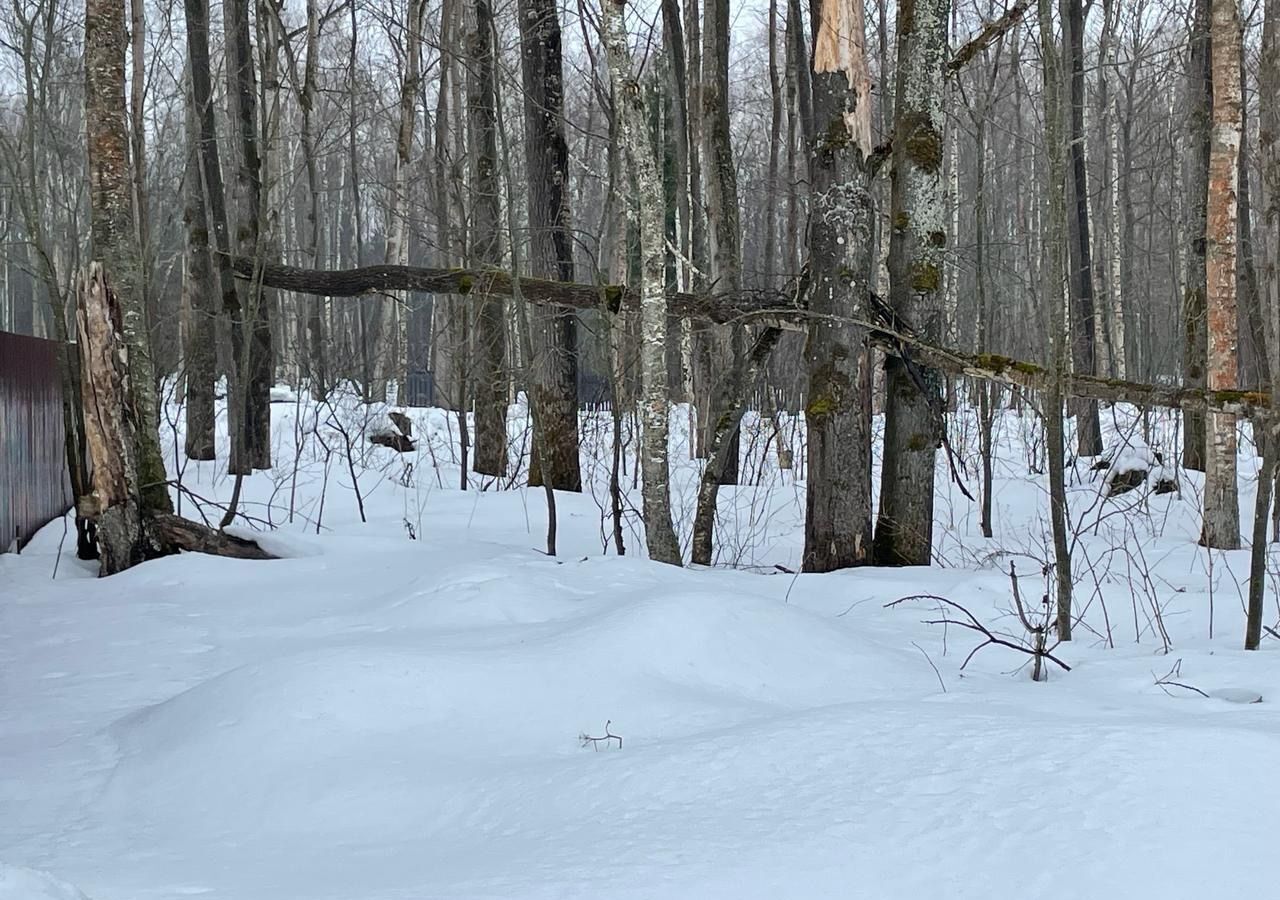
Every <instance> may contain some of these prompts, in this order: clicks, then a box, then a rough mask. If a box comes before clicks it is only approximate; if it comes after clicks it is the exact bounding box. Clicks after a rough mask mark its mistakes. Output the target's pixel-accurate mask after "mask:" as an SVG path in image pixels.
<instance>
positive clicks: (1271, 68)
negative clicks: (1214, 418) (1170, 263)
mask: <svg viewBox="0 0 1280 900" xmlns="http://www.w3.org/2000/svg"><path fill="white" fill-rule="evenodd" d="M1258 97H1259V103H1258V106H1259V109H1258V163H1259V168H1260V170H1261V175H1262V177H1261V188H1262V191H1261V198H1260V199H1261V207H1262V222H1261V224H1262V233H1263V236H1264V240H1263V242H1262V245H1263V247H1265V248H1266V249H1265V250H1264V256H1263V266H1262V272H1263V279H1262V297H1265V305H1266V309H1265V313H1266V315H1265V319H1264V327H1263V329H1262V333H1261V334H1260V335H1258V337H1260V338H1261V339H1262V341H1261V343H1262V345H1263V353H1262V355H1263V356H1264V357H1266V358H1268V362H1269V363H1274V362H1275V361H1276V357H1277V355H1278V354H1280V329H1278V326H1280V318H1278V316H1280V270H1278V269H1277V266H1278V265H1280V253H1277V250H1276V248H1277V241H1278V240H1280V141H1278V139H1280V0H1265V4H1264V7H1263V20H1262V46H1261V48H1260V53H1259V56H1258ZM1262 297H1260V298H1259V301H1260V302H1259V306H1260V307H1261V306H1262V305H1263V304H1262ZM1276 368H1280V367H1276ZM1276 368H1272V369H1271V371H1273V372H1274V371H1276ZM1270 389H1271V396H1272V403H1273V405H1274V403H1275V399H1276V397H1277V396H1280V390H1277V385H1275V384H1274V383H1273V384H1271V385H1270ZM1264 421H1265V423H1266V426H1267V432H1266V438H1265V439H1264V440H1263V441H1262V442H1261V443H1262V445H1263V447H1264V454H1263V460H1262V469H1261V470H1260V471H1259V473H1258V496H1257V500H1256V502H1255V504H1254V514H1253V542H1252V545H1251V547H1250V551H1251V552H1250V557H1249V604H1248V613H1247V616H1246V620H1245V638H1244V647H1245V649H1246V650H1257V649H1258V647H1259V645H1260V644H1261V643H1262V616H1263V605H1264V602H1265V599H1266V590H1267V579H1268V572H1267V512H1268V507H1269V506H1270V505H1271V503H1272V501H1273V500H1274V499H1275V497H1274V495H1275V490H1274V481H1273V479H1274V478H1275V476H1276V468H1277V462H1278V461H1280V433H1277V428H1276V425H1277V420H1276V418H1275V417H1274V415H1273V416H1271V417H1268V418H1267V419H1265V420H1264ZM1262 424H1263V422H1261V421H1259V422H1255V423H1254V429H1255V433H1256V432H1257V430H1258V428H1259V427H1260V426H1262Z"/></svg>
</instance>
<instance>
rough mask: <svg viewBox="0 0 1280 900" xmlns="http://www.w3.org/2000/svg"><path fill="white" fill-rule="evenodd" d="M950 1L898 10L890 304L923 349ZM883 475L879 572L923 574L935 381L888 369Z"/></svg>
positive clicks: (933, 270) (943, 240)
mask: <svg viewBox="0 0 1280 900" xmlns="http://www.w3.org/2000/svg"><path fill="white" fill-rule="evenodd" d="M950 6H951V3H950V0H899V4H898V70H897V85H896V87H895V89H894V96H896V97H897V98H898V102H897V106H896V107H895V110H894V133H893V191H892V196H891V212H890V220H891V222H892V228H893V231H892V234H891V237H890V244H889V279H890V282H889V303H890V305H891V306H892V307H893V309H894V311H895V312H896V313H897V314H898V315H900V316H902V317H903V318H905V319H906V321H908V322H911V323H912V325H913V326H914V327H915V329H916V330H917V331H918V332H919V333H920V334H921V335H923V336H924V337H925V338H926V339H927V340H933V341H937V340H938V339H939V338H940V337H941V336H942V328H943V322H944V319H943V305H942V300H943V297H942V267H943V262H944V259H945V256H946V247H947V221H946V220H947V216H946V213H947V205H946V198H945V197H944V195H943V183H942V177H941V176H942V130H943V127H944V122H945V119H946V112H945V110H944V109H943V100H944V98H943V84H944V75H945V63H946V50H947V17H948V15H947V14H948V11H949V9H950ZM885 385H886V392H887V396H886V405H885V420H884V467H883V469H882V471H881V479H880V513H879V517H878V518H877V521H876V532H875V548H874V553H875V562H876V564H877V565H893V566H899V565H917V566H927V565H929V563H930V561H931V554H932V550H933V493H934V492H933V475H934V463H935V457H936V454H937V448H938V444H939V442H940V440H941V438H942V430H941V429H942V428H944V427H945V423H944V422H943V421H942V397H941V392H940V387H941V377H940V376H939V374H938V372H936V371H935V370H933V369H922V370H919V371H917V372H911V371H909V370H908V368H907V363H906V361H905V360H904V359H902V358H900V357H888V358H886V359H885Z"/></svg>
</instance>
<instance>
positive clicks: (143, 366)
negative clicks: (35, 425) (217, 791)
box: [81, 0, 172, 574]
mask: <svg viewBox="0 0 1280 900" xmlns="http://www.w3.org/2000/svg"><path fill="white" fill-rule="evenodd" d="M126 44H127V39H126V36H125V10H124V3H123V2H122V0H87V2H86V4H85V37H84V68H85V128H86V132H87V134H88V164H89V202H90V224H91V238H92V258H93V259H95V260H107V261H110V264H111V266H112V272H113V273H114V274H113V275H112V278H113V279H114V284H115V291H116V293H115V295H114V296H115V301H114V302H112V301H109V300H108V298H107V297H106V296H105V295H106V288H105V279H104V277H103V275H102V270H101V268H99V269H98V270H97V283H98V284H99V288H100V290H99V293H100V294H101V295H102V296H101V298H100V303H99V305H100V307H101V308H100V309H99V310H98V311H96V313H95V316H94V319H95V325H94V328H95V329H97V330H101V329H102V328H108V327H109V328H110V330H111V332H112V334H113V335H114V336H115V337H116V338H117V343H113V344H112V345H111V346H109V347H105V346H100V347H99V348H98V352H99V354H100V356H102V355H105V358H104V359H103V360H102V361H100V362H99V364H98V365H99V367H100V368H103V369H104V370H105V368H106V367H107V366H108V364H109V365H110V367H111V368H112V371H113V373H114V374H113V376H112V377H113V378H115V379H117V380H123V382H124V383H125V384H126V385H128V386H129V387H130V392H129V393H127V394H119V395H116V396H115V398H114V399H113V400H111V403H112V404H113V405H114V406H115V407H117V409H115V410H114V412H115V413H116V414H118V415H119V416H121V417H127V416H132V417H134V418H133V422H132V423H131V424H132V425H133V426H134V427H132V428H120V429H116V430H114V431H113V432H111V434H110V436H109V441H108V440H100V441H99V448H98V451H99V455H101V457H102V458H101V459H100V458H99V456H98V455H95V456H92V457H91V458H92V459H93V462H94V469H95V471H94V484H95V491H96V492H97V491H98V488H97V484H98V464H99V462H101V464H102V467H103V469H104V471H103V472H102V476H101V477H102V489H101V491H100V492H99V494H100V497H101V498H102V499H101V500H100V501H99V504H98V508H97V514H98V517H99V522H100V524H99V529H98V542H99V547H100V548H101V549H102V551H103V553H102V571H103V572H104V574H109V573H110V572H113V571H120V570H121V569H123V568H127V567H128V566H129V565H132V564H133V562H135V561H137V560H138V559H140V558H143V557H145V556H146V555H147V554H148V553H149V550H148V546H149V544H148V541H147V538H146V536H145V535H144V534H143V532H142V529H141V527H140V517H143V516H147V515H152V514H156V513H167V512H170V511H171V509H172V506H171V503H170V500H169V488H168V485H167V483H166V474H165V466H164V457H163V455H162V454H161V450H160V422H159V405H158V401H157V397H156V379H155V370H154V368H153V366H152V358H151V346H150V341H149V335H148V329H147V314H146V304H145V301H144V298H143V296H142V291H141V282H140V275H139V260H138V245H137V236H136V232H135V231H134V222H133V198H132V196H131V181H130V176H129V134H128V127H127V125H126V116H125V95H124V88H125V47H126ZM92 274H93V273H92V272H91V273H90V283H92V282H93V278H92ZM86 294H87V292H86ZM82 299H83V298H82ZM108 309H109V310H110V311H109V313H108V311H107V310H108ZM98 319H101V320H102V321H101V322H97V321H96V320H98ZM102 323H106V324H102ZM121 347H127V348H128V349H127V352H125V353H123V354H120V352H119V351H120V349H121ZM81 352H82V354H83V353H85V352H86V349H85V348H82V350H81ZM86 362H87V360H86ZM121 366H127V369H126V370H125V371H119V369H120V367H121ZM86 368H87V366H86ZM90 377H91V373H90V372H87V371H86V372H82V378H83V379H88V378H90ZM122 398H123V399H126V402H127V403H128V402H131V403H132V407H131V408H128V407H127V406H126V408H119V407H121V406H122V404H121V399H122ZM104 403H105V401H104ZM86 409H93V406H91V405H90V404H88V403H86ZM95 414H96V412H95ZM89 418H91V416H88V415H86V420H88V419H89ZM89 427H90V425H89V423H88V422H87V421H86V429H88V428H89ZM108 454H115V455H118V456H119V457H120V458H121V460H122V462H121V465H123V466H124V469H123V471H122V472H121V473H119V474H121V475H122V478H119V479H116V480H114V481H113V480H112V475H111V468H112V466H113V465H114V464H113V463H110V462H109V461H108V460H107V455H108ZM103 517H105V525H106V527H105V533H104V528H103V526H102V522H103Z"/></svg>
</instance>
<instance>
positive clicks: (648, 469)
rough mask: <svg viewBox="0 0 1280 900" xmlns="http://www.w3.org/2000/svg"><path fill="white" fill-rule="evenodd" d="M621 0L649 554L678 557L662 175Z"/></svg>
mask: <svg viewBox="0 0 1280 900" xmlns="http://www.w3.org/2000/svg"><path fill="white" fill-rule="evenodd" d="M624 8H625V3H624V2H619V0H605V4H604V32H605V33H604V43H605V49H606V52H607V54H608V61H609V76H610V81H611V83H612V85H613V98H614V116H615V117H616V119H617V125H618V133H619V136H620V138H621V142H622V145H623V148H624V150H625V153H626V156H627V159H628V161H629V162H630V167H631V171H632V172H633V174H634V176H635V184H636V195H637V201H638V206H639V219H640V252H641V272H642V282H641V292H640V333H641V348H640V372H641V384H642V390H643V400H642V403H641V417H642V423H643V430H642V432H641V468H642V474H643V476H644V488H643V505H644V527H645V540H646V542H647V543H648V547H649V558H650V559H653V560H657V561H658V562H665V563H670V564H672V565H677V566H678V565H680V562H681V557H680V545H679V543H678V542H677V541H676V534H675V528H674V526H673V525H672V523H671V488H670V468H669V461H668V455H669V449H668V446H667V439H668V432H669V429H670V404H669V401H668V396H667V358H666V353H667V351H666V338H667V304H666V296H665V293H664V290H663V287H664V281H665V272H664V271H663V256H664V252H663V245H662V182H661V179H660V178H659V175H658V171H657V164H656V156H655V154H654V151H653V146H652V142H651V141H650V140H649V139H648V137H647V134H648V132H647V129H646V127H645V118H646V117H645V109H644V94H643V92H642V91H641V89H640V85H639V84H638V83H637V81H636V79H635V76H634V75H633V74H632V71H631V52H630V50H629V47H628V40H627V31H626V27H625V26H624V24H623V10H624Z"/></svg>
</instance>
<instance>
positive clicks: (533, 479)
mask: <svg viewBox="0 0 1280 900" xmlns="http://www.w3.org/2000/svg"><path fill="white" fill-rule="evenodd" d="M518 8H519V19H520V48H521V53H520V58H521V62H522V64H523V67H522V70H521V71H522V73H523V76H524V149H525V170H526V177H527V181H528V188H529V232H530V233H529V244H530V254H529V257H530V258H529V270H530V272H532V274H533V275H534V276H535V277H539V278H552V279H558V280H560V281H573V278H574V266H573V236H572V232H571V227H572V221H571V217H570V214H569V213H570V210H569V145H568V143H567V142H566V140H565V135H564V73H563V65H562V62H561V53H560V20H559V17H558V14H557V12H556V4H555V2H554V0H520V2H519V5H518ZM513 239H514V235H513ZM529 325H530V328H529V337H530V344H531V350H532V353H533V356H532V358H531V359H530V360H529V361H528V363H529V374H530V376H531V377H530V379H529V382H530V400H531V401H532V403H533V404H534V405H535V406H536V407H537V416H538V421H539V426H540V431H541V434H542V439H541V440H539V441H535V442H534V445H533V451H532V454H531V456H530V464H529V484H530V485H531V486H540V485H541V484H542V474H543V472H544V471H545V472H546V474H547V477H548V478H549V479H550V482H551V487H553V488H555V489H556V490H561V491H581V490H582V472H581V469H580V463H579V460H578V320H577V314H576V313H575V312H574V311H573V310H571V309H569V308H567V307H550V308H539V309H537V310H536V311H534V312H532V313H531V314H530V322H529Z"/></svg>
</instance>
